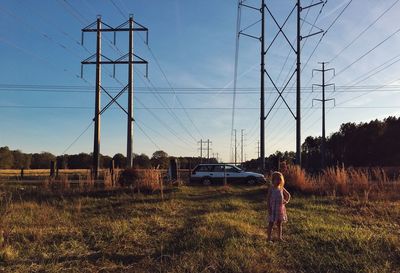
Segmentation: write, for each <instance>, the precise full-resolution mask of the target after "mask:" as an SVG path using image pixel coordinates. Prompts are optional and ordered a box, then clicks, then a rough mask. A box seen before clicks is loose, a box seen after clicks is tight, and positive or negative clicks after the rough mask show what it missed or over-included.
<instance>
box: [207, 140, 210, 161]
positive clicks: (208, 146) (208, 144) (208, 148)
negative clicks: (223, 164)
mask: <svg viewBox="0 0 400 273" xmlns="http://www.w3.org/2000/svg"><path fill="white" fill-rule="evenodd" d="M207 162H210V140H209V139H207Z"/></svg>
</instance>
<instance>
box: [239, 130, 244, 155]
mask: <svg viewBox="0 0 400 273" xmlns="http://www.w3.org/2000/svg"><path fill="white" fill-rule="evenodd" d="M243 132H244V129H242V130H241V138H240V163H243Z"/></svg>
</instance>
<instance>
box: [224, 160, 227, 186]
mask: <svg viewBox="0 0 400 273" xmlns="http://www.w3.org/2000/svg"><path fill="white" fill-rule="evenodd" d="M226 185H227V181H226V165H224V186H226Z"/></svg>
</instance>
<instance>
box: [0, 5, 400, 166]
mask: <svg viewBox="0 0 400 273" xmlns="http://www.w3.org/2000/svg"><path fill="white" fill-rule="evenodd" d="M269 2H270V3H271V4H270V5H271V6H270V9H271V11H272V12H273V13H274V15H275V16H276V18H277V20H278V21H279V22H280V23H281V22H283V21H284V20H285V17H286V15H287V14H288V13H289V12H290V10H291V9H292V7H293V5H294V1H278V0H275V1H267V3H269ZM283 2H284V3H283ZM312 2H316V1H312V0H304V1H303V5H304V6H306V5H308V4H310V3H312ZM397 2H399V1H394V0H385V1H373V0H367V1H365V0H353V1H351V3H350V5H349V6H348V7H347V8H346V9H345V11H344V12H343V14H342V15H340V17H338V19H337V21H335V23H334V24H333V25H332V27H331V28H330V29H329V30H328V32H327V33H326V35H325V36H324V37H323V39H322V40H321V42H320V44H319V46H318V47H317V49H316V51H315V53H314V54H313V55H312V57H311V58H310V60H309V62H308V63H307V66H305V63H306V61H307V60H308V58H309V56H310V55H311V53H312V52H313V49H314V48H315V46H316V44H317V43H318V41H319V40H320V37H321V36H320V35H317V36H314V37H311V38H309V39H306V40H303V44H304V48H303V55H302V63H303V77H302V83H303V95H302V96H303V100H302V105H303V108H304V109H303V130H302V136H303V139H304V138H305V137H306V136H308V135H313V136H317V135H319V134H320V131H321V124H320V123H321V121H320V117H321V110H320V108H318V107H319V106H318V103H317V104H316V105H317V106H316V107H314V108H311V106H312V99H313V98H319V97H320V95H321V94H320V92H319V90H318V89H315V90H314V93H310V91H311V85H312V84H313V83H320V81H321V76H320V74H318V73H316V74H314V77H313V78H311V70H312V69H313V68H320V65H319V64H318V62H321V61H330V60H332V59H333V58H334V57H335V56H336V55H337V54H338V53H340V54H339V55H338V56H337V57H336V58H335V59H333V60H332V61H331V63H330V64H329V65H327V67H328V68H335V69H336V75H337V76H336V77H334V78H333V79H331V78H332V76H331V75H332V74H327V80H330V81H329V82H331V83H335V84H336V85H337V88H336V92H335V93H333V92H332V91H333V90H332V89H328V90H327V97H328V98H336V105H337V107H336V108H333V109H328V112H327V133H328V134H329V133H332V132H334V131H337V130H338V129H339V126H340V124H341V123H344V122H349V121H352V122H361V121H369V120H371V119H375V118H380V119H382V118H384V117H387V116H389V115H396V116H398V115H399V113H400V110H399V109H400V107H399V106H400V104H399V102H398V101H399V98H400V95H399V92H398V91H397V90H398V89H399V86H398V85H399V81H398V79H399V78H400V75H399V74H398V73H397V71H398V68H399V63H397V62H396V61H397V60H400V55H399V54H400V52H399V51H400V50H399V48H400V35H399V34H397V33H395V32H396V31H397V30H398V29H399V28H400V23H398V20H397V18H396V15H397V14H399V12H400V3H397ZM246 3H248V4H251V5H257V6H258V5H259V1H254V0H248V1H246ZM347 3H349V0H340V1H339V0H338V1H328V3H327V4H326V5H325V6H324V8H323V9H322V12H321V14H320V15H319V17H318V20H317V23H316V24H317V26H318V27H320V28H322V29H323V30H327V29H328V28H329V26H330V25H331V24H332V23H333V22H334V20H335V18H337V16H338V15H339V14H340V12H341V11H342V10H343V9H344V8H345V7H346V5H347ZM392 5H393V7H392V8H391V9H390V10H389V11H387V12H386V13H385V14H384V15H383V16H382V17H381V18H380V19H379V20H377V21H376V23H374V24H373V25H371V27H370V28H369V29H368V30H367V31H366V32H365V33H363V34H362V35H361V36H360V37H359V38H358V39H357V40H356V41H355V42H354V43H353V44H351V45H350V46H349V47H348V48H346V50H344V51H342V49H344V48H345V47H346V46H347V45H348V44H349V43H350V42H352V41H353V40H354V39H355V38H356V37H357V36H358V35H359V34H360V33H361V32H362V31H363V30H364V29H366V27H367V26H369V25H370V24H372V23H373V22H374V21H375V20H376V19H377V18H378V17H379V16H380V15H381V14H382V13H383V12H384V11H385V10H386V9H388V8H389V7H390V6H392ZM320 10H321V8H320V6H319V7H315V8H313V9H310V11H309V12H308V13H307V11H303V12H302V16H303V18H305V19H306V21H307V22H305V23H304V24H303V27H302V33H303V35H304V36H305V35H307V34H308V33H309V32H310V28H311V25H310V23H311V24H312V23H314V21H315V18H316V17H317V16H318V14H319V11H320ZM236 13H237V1H235V0H218V1H209V0H203V1H197V0H168V1H165V0H148V1H128V0H113V1H110V0H96V1H94V0H79V1H78V0H42V1H35V0H4V1H2V2H1V3H0V14H1V15H0V24H1V26H2V27H1V28H0V50H1V53H2V54H1V56H2V61H1V65H0V72H1V73H0V75H1V77H0V94H1V100H0V124H1V131H0V146H9V147H10V148H11V149H21V150H22V151H24V152H40V151H50V152H52V153H54V154H61V153H63V152H64V151H65V150H66V149H67V148H68V146H69V145H70V144H71V143H72V142H73V141H74V139H76V137H78V136H79V135H80V134H81V133H82V131H83V130H84V129H85V128H86V127H87V126H88V125H89V124H90V122H91V119H92V118H93V113H94V109H93V107H94V87H93V84H94V72H95V71H94V67H89V66H87V67H85V71H84V79H81V78H80V77H79V76H80V62H81V61H82V60H83V59H85V58H87V57H89V56H90V55H91V54H92V53H94V52H95V36H94V35H93V34H88V35H86V36H85V47H82V46H81V45H80V44H79V43H80V39H81V29H82V28H83V27H85V26H86V25H88V24H90V23H92V22H93V21H95V19H96V15H98V14H101V16H102V18H103V21H104V22H106V23H107V24H109V25H111V26H117V25H119V24H121V23H122V22H124V21H125V20H126V19H127V18H128V15H129V14H133V15H134V19H135V20H136V21H138V22H140V23H141V24H143V25H145V26H146V27H148V28H149V30H150V32H149V45H150V48H151V52H153V54H154V55H155V56H156V59H154V57H153V56H152V54H151V52H150V50H149V48H147V47H146V46H145V44H144V43H143V40H142V38H143V36H141V37H139V36H138V35H136V36H135V52H136V54H138V55H139V56H142V57H143V58H145V59H147V60H148V61H149V81H147V80H146V79H144V78H143V74H144V72H145V69H144V67H136V69H137V73H135V87H136V88H137V89H136V90H137V93H135V120H136V121H137V123H138V125H139V126H140V127H141V128H142V129H143V131H144V132H145V133H143V132H142V131H141V130H140V129H139V128H137V125H135V136H134V152H135V153H146V154H148V155H151V154H152V153H153V152H154V151H155V150H157V149H163V150H165V151H166V152H167V153H168V154H171V155H187V156H195V155H198V154H199V153H198V150H197V148H198V144H197V141H199V140H200V139H201V138H203V139H210V140H211V141H212V152H214V153H219V156H220V157H222V159H224V160H231V157H230V154H231V152H230V140H231V122H232V110H231V108H232V94H233V92H232V79H233V69H234V53H235V31H236ZM258 19H259V13H258V12H257V11H252V10H248V9H243V10H242V22H241V28H245V27H246V26H247V25H249V24H251V23H253V22H255V21H257V20H258ZM294 19H295V17H293V16H292V17H291V18H290V19H289V20H288V22H287V24H286V27H285V31H286V32H287V36H288V38H289V40H291V41H294V38H295V36H294V34H295V32H294V31H295V20H294ZM259 30H260V27H259V24H258V25H255V26H254V27H252V28H250V29H248V31H247V33H250V34H252V35H256V36H258V35H259ZM314 30H317V29H316V28H314ZM266 31H267V42H270V41H271V39H272V38H273V35H274V34H275V33H276V31H277V28H276V26H275V25H274V23H273V21H272V20H271V18H270V17H268V19H267V23H266ZM393 33H395V34H393ZM392 34H393V36H391V35H392ZM389 36H390V38H388V37H389ZM386 38H388V39H387V40H386V41H385V42H383V43H382V44H380V45H378V44H379V43H381V42H382V41H384V40H385V39H386ZM112 39H113V37H112V35H110V34H104V39H103V54H104V55H106V56H109V57H111V58H113V59H115V58H117V57H118V56H120V55H121V53H125V52H126V51H127V39H126V36H125V34H118V36H117V46H116V47H114V46H113V45H111V41H112ZM375 46H377V47H376V48H375V49H373V48H374V47H375ZM259 47H260V44H259V42H257V41H256V40H253V39H251V38H246V37H242V38H241V39H240V51H239V66H238V74H239V78H238V88H239V89H238V94H237V97H236V107H237V110H236V111H235V128H236V129H237V130H238V141H239V140H240V130H241V129H245V141H244V143H245V154H246V158H247V159H250V158H255V157H256V155H257V141H258V135H259V118H258V115H259V109H258V108H259V95H258V93H257V88H259V78H260V75H259V72H258V71H259ZM371 49H373V50H372V51H371V53H368V54H367V55H365V57H363V55H364V54H366V53H367V52H368V51H370V50H371ZM289 52H290V48H289V45H288V43H287V42H286V41H285V39H284V38H283V36H282V35H280V36H279V37H278V39H277V40H276V43H275V44H274V45H273V46H272V47H271V50H270V51H269V52H268V54H267V57H266V60H267V69H268V71H269V73H270V74H271V76H272V77H273V79H274V80H276V81H277V85H278V86H282V85H283V84H284V79H285V78H287V75H290V73H291V70H290V68H291V67H292V64H293V62H294V55H293V54H291V55H289V57H288V58H287V56H288V53H289ZM286 60H287V61H286ZM157 61H158V62H159V64H160V65H161V67H162V70H163V72H164V73H165V75H166V78H167V79H168V82H169V83H168V82H167V80H166V79H165V77H164V75H163V73H162V72H161V71H160V69H159V68H158V65H157ZM285 61H286V62H285ZM355 61H356V62H355ZM353 62H354V64H352V63H353ZM285 63H286V65H284V64H285ZM391 63H393V64H392V65H391V66H389V67H387V66H388V65H390V64H391ZM380 66H381V67H380ZM379 67H380V68H379ZM374 68H376V70H373V69H374ZM379 69H383V70H382V71H381V72H379V73H376V74H374V75H373V76H371V77H369V78H367V77H368V76H369V75H371V74H372V73H373V72H375V71H378V70H379ZM111 74H112V67H108V68H104V69H103V86H104V87H106V88H107V89H109V90H111V92H117V91H118V89H119V88H122V87H121V84H124V83H125V82H126V79H127V77H126V74H127V71H126V67H123V66H122V67H119V68H117V80H115V79H113V78H111V77H110V75H111ZM365 78H367V79H366V80H363V79H365ZM387 84H389V86H385V87H383V88H379V87H382V86H383V85H387ZM7 85H10V86H7ZM17 85H24V86H23V87H18V88H17ZM170 85H171V86H172V87H174V88H175V93H176V94H174V92H173V91H172V90H171V89H170ZM148 86H154V87H156V89H155V90H153V88H149V87H148ZM267 86H268V88H267V95H266V104H267V110H266V111H267V112H268V108H269V107H270V106H271V104H272V103H273V101H274V99H275V97H276V94H274V93H272V91H274V90H273V89H271V87H272V84H271V82H270V81H268V80H267ZM288 86H289V90H288V91H289V92H288V93H287V94H286V98H287V101H288V103H289V105H290V106H291V107H292V108H293V109H294V106H295V94H293V93H292V92H293V91H294V90H293V89H291V87H292V86H294V84H293V82H291V83H289V85H288ZM345 86H347V89H346V87H345ZM224 88H225V89H224ZM375 89H376V90H375ZM71 91H72V92H71ZM344 91H351V92H344ZM367 91H373V92H370V93H365V92H367ZM114 94H115V93H114ZM360 95H361V96H360ZM357 96H360V97H359V98H357V99H353V98H355V97H357ZM108 100H109V99H108V97H107V96H106V95H105V94H103V96H102V104H103V105H105V104H106V103H107V102H108ZM126 100H127V98H126V96H125V95H124V96H121V98H120V99H119V102H120V103H121V104H122V105H126ZM182 105H183V106H184V107H185V108H186V111H185V110H183V109H182ZM331 106H333V103H332V102H330V103H328V108H331ZM34 107H39V108H34ZM43 107H54V108H43ZM276 107H277V108H278V109H277V110H274V111H272V113H271V115H270V116H269V117H268V118H267V121H266V124H267V127H266V149H267V151H266V153H267V154H270V153H273V152H275V151H276V150H294V149H295V121H294V119H293V117H292V116H291V114H290V112H289V111H288V110H286V109H285V108H284V107H285V105H284V104H282V105H281V101H278V104H277V105H276ZM396 107H397V108H396ZM145 108H148V109H145ZM194 108H197V109H194ZM198 108H202V109H198ZM204 108H207V109H204ZM244 108H245V109H244ZM125 127H126V116H125V114H124V113H123V112H122V111H120V110H119V109H117V108H115V107H114V108H112V109H110V110H109V111H107V112H105V113H104V115H103V117H102V126H101V153H103V154H109V155H113V154H114V153H117V152H121V153H123V154H125V143H126V128H125ZM149 137H150V139H151V140H149ZM92 138H93V127H90V128H89V129H88V130H87V131H86V132H85V133H84V134H83V135H82V136H81V137H80V138H79V140H78V141H77V142H76V143H74V144H73V145H72V146H71V147H70V148H69V149H68V150H67V151H66V153H70V154H71V153H78V152H91V151H92ZM153 142H155V143H156V145H157V146H156V145H154V143H153Z"/></svg>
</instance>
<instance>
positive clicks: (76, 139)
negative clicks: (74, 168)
mask: <svg viewBox="0 0 400 273" xmlns="http://www.w3.org/2000/svg"><path fill="white" fill-rule="evenodd" d="M93 122H94V121H91V122H90V123H89V125H88V126H87V127H86V128H85V129H84V130H83V131H82V133H80V134H79V135H78V136H77V137H76V138H75V139H74V140H73V141H72V142H71V144H69V145H68V146H67V148H66V149H65V150H64V151H63V152H62V154H65V153H66V152H67V151H68V150H69V149H70V148H71V147H72V146H73V145H74V144H75V143H76V142H78V140H79V139H80V138H81V137H82V136H83V135H84V134H85V133H86V132H87V131H88V130H89V129H90V127H92V125H93Z"/></svg>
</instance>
